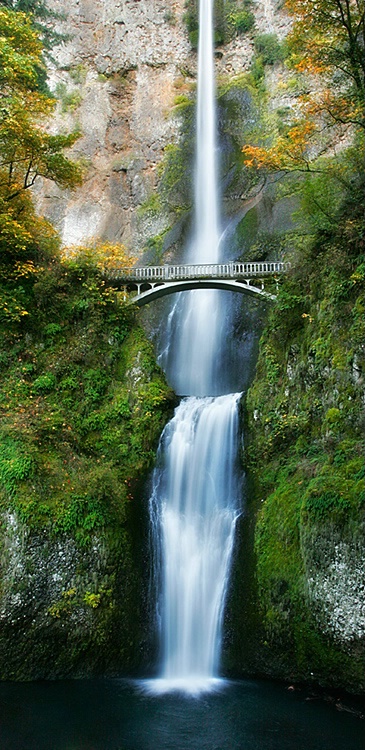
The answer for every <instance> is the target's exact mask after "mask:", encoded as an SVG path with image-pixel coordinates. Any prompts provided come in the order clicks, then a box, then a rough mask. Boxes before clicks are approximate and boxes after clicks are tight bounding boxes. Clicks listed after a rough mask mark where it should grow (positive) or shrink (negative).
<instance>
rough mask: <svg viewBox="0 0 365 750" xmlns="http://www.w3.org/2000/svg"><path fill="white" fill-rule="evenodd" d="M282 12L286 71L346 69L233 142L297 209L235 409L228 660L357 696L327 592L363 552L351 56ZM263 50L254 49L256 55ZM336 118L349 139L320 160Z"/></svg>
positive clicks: (349, 575)
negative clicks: (237, 507) (338, 83)
mask: <svg viewBox="0 0 365 750" xmlns="http://www.w3.org/2000/svg"><path fill="white" fill-rule="evenodd" d="M288 5H290V8H291V9H292V11H293V13H294V20H295V23H294V28H293V32H292V37H291V38H289V49H290V45H293V44H294V42H295V40H297V41H298V39H299V38H300V39H301V43H302V44H303V49H304V48H305V49H306V50H307V52H308V55H307V56H306V58H305V61H304V62H303V61H302V58H300V57H298V56H297V58H296V61H295V65H296V66H298V67H299V68H300V67H301V65H302V64H303V66H304V65H305V66H306V67H307V66H309V67H311V66H312V67H313V65H314V63H315V62H316V64H318V66H320V61H319V47H320V49H321V54H322V63H323V64H321V66H320V67H318V68H317V70H316V71H315V72H316V74H317V75H318V76H319V75H321V76H323V78H322V79H321V80H322V83H323V84H329V81H330V75H331V74H332V73H333V72H334V70H335V69H337V66H339V65H340V57H341V56H342V57H341V60H342V62H341V70H342V73H343V74H345V73H346V71H349V70H350V69H351V75H348V77H346V75H344V78H343V79H342V84H343V88H342V90H341V96H342V94H344V96H343V99H342V100H341V102H339V100H338V98H337V97H338V92H336V90H335V87H333V84H329V85H331V86H332V88H331V89H326V94H325V95H324V94H323V92H322V91H321V92H320V93H319V94H318V96H317V102H316V105H314V102H313V99H312V98H311V97H310V96H308V98H305V99H303V100H302V112H303V115H304V116H303V120H302V121H300V122H293V121H292V122H291V123H290V124H287V125H285V121H284V122H283V123H282V129H281V131H280V130H279V132H278V131H276V132H275V127H273V128H272V130H271V131H270V134H269V139H268V140H266V142H265V141H261V145H256V146H250V147H245V148H244V154H245V159H246V164H247V165H248V166H249V167H250V168H253V167H256V169H258V170H259V171H261V174H262V175H265V180H267V181H270V180H276V181H277V180H278V178H279V179H281V180H282V183H283V184H282V188H281V194H282V195H285V196H290V195H291V196H294V197H295V199H296V201H297V210H296V214H295V222H296V223H295V225H294V227H293V229H291V231H290V233H289V234H287V236H285V233H283V234H282V236H281V238H280V240H281V252H285V253H286V257H288V258H289V259H290V260H291V261H292V270H291V272H290V274H289V275H288V277H287V278H285V279H284V280H283V281H282V283H281V284H280V286H279V290H278V296H277V302H276V304H275V306H274V307H273V308H272V309H271V311H270V313H269V316H268V319H267V324H266V327H265V330H264V333H263V336H262V339H261V342H260V351H259V357H258V363H257V368H256V375H255V379H254V382H253V384H252V386H251V388H250V390H249V392H248V394H247V399H246V404H245V408H246V419H247V434H248V439H247V444H246V448H245V463H246V467H247V470H248V474H249V482H250V483H251V485H250V486H251V488H252V492H251V500H250V511H251V514H252V518H255V526H254V529H253V527H252V526H251V527H249V525H247V528H246V529H244V530H243V536H244V537H245V539H246V543H248V544H250V545H252V547H251V548H252V555H253V558H252V560H253V561H254V562H252V563H251V564H252V565H254V568H255V578H253V576H252V578H251V580H250V581H249V582H247V581H246V584H245V585H246V589H247V590H246V592H245V603H244V604H243V605H242V599H243V597H242V591H241V592H240V594H238V593H236V594H235V596H236V597H237V599H234V601H235V603H234V605H233V610H234V612H235V617H238V618H241V617H242V620H241V623H242V625H241V628H242V630H243V631H244V632H245V638H244V640H245V642H246V639H247V643H248V646H247V652H248V653H247V654H244V653H243V651H242V649H240V647H239V646H237V652H238V653H239V659H240V660H241V663H242V664H243V665H245V668H246V669H247V665H249V669H251V670H252V669H254V670H257V671H262V672H263V673H265V674H271V675H275V676H279V677H286V678H287V679H291V680H308V681H311V680H312V681H315V682H320V683H323V684H325V685H327V686H328V685H329V686H338V685H342V686H343V687H347V688H348V689H350V690H353V691H360V690H361V689H362V688H363V686H364V680H363V673H362V670H361V668H360V664H361V661H362V654H363V646H362V644H361V634H359V630H358V629H357V627H356V614H354V610H352V609H351V604H350V601H349V600H347V599H346V596H344V595H343V594H342V593H341V591H342V587H343V586H344V585H345V584H344V580H343V579H344V576H345V577H346V579H347V580H348V581H350V580H351V581H352V583H351V584H350V583H348V586H352V587H353V588H352V594H351V596H352V597H353V599H354V600H355V599H356V596H360V597H361V591H360V588H359V586H360V579H359V577H358V576H359V571H360V570H361V567H362V562H363V553H364V550H363V532H364V500H365V493H364V490H365V482H364V469H363V455H364V436H363V424H362V418H361V415H362V408H363V401H362V399H363V386H364V369H365V363H364V353H363V341H364V336H365V321H364V237H365V226H364V177H363V167H362V162H363V149H364V140H363V134H362V127H363V125H362V123H361V122H360V120H359V119H358V115H357V114H356V112H357V110H356V106H357V105H356V106H354V102H359V100H360V98H361V86H360V83H359V81H360V79H361V76H362V72H361V71H362V65H363V60H362V58H361V60H360V57H358V58H357V63H356V65H355V61H354V58H353V57H352V58H351V54H352V53H351V44H348V43H347V41H346V34H347V32H346V31H345V29H342V30H341V20H340V16H339V19H336V22H335V21H334V20H333V19H332V20H333V28H334V29H335V31H334V33H333V34H332V30H331V44H332V45H334V46H336V45H338V46H337V53H336V55H333V49H334V46H333V47H331V52H329V50H328V46H327V47H326V44H327V45H328V38H329V28H328V26H327V25H326V23H325V19H326V18H327V21H328V18H329V16H328V5H329V4H328V3H327V4H325V3H319V4H318V3H317V4H314V3H312V2H310V0H308V2H303V3H297V2H296V1H295V0H293V1H291V0H290V2H288ZM314 5H315V7H314ZM330 5H333V6H334V5H335V4H334V3H333V4H331V3H330ZM339 5H340V6H341V7H342V5H343V6H344V8H343V9H345V4H342V3H337V4H336V7H337V6H339ZM337 10H338V8H337ZM354 12H355V13H356V12H357V11H355V10H354ZM296 14H297V15H296ZM306 14H308V17H311V23H312V27H311V28H309V21H308V19H307V17H306ZM311 14H312V15H311ZM331 18H332V16H331ZM337 20H338V24H337ZM353 20H354V19H353ZM362 23H363V21H362ZM357 28H359V29H361V23H360V26H359V27H357ZM304 29H305V31H306V35H304ZM359 33H360V32H359ZM350 41H351V40H350ZM352 44H353V50H354V49H356V40H352ZM266 45H267V40H265V44H264V45H263V44H262V39H260V38H258V40H257V41H256V49H257V52H259V53H260V55H263V54H265V55H266V52H267V51H268V46H266ZM292 49H293V48H292ZM295 49H296V50H297V49H298V47H296V48H295ZM346 55H347V58H346ZM350 58H351V59H350ZM271 59H272V58H271ZM265 62H266V64H271V63H270V61H269V59H268V57H267V56H266V60H265ZM354 65H355V67H356V66H357V67H356V71H355V69H354ZM312 67H311V72H313V69H312ZM355 73H356V74H355ZM341 75H342V74H341ZM355 89H356V91H355ZM350 91H352V92H353V97H352V101H350V98H351V97H350V93H349V92H350ZM354 91H355V95H354ZM326 102H327V104H326ZM330 102H331V104H330ZM326 106H327V107H328V109H327V110H326ZM286 117H287V113H284V118H286ZM318 117H321V121H320V127H319V125H318ZM349 118H352V132H351V136H352V138H351V145H348V144H347V147H344V146H342V147H341V148H338V149H336V152H335V154H334V153H333V151H332V146H333V143H334V139H335V138H338V139H341V137H342V136H343V133H344V128H346V126H347V124H348V119H349ZM273 124H274V121H273ZM270 139H271V142H270ZM258 140H259V139H257V141H258ZM257 141H256V143H257ZM264 144H265V145H264ZM267 144H268V145H267ZM283 177H285V179H283ZM276 189H277V188H276ZM279 195H280V189H279ZM258 244H259V243H258ZM253 247H254V244H251V250H250V252H251V251H252V249H253ZM279 249H280V248H279ZM246 549H247V547H246ZM339 560H341V564H339ZM237 585H238V584H237ZM329 592H330V593H329ZM331 596H332V597H334V598H335V599H336V607H337V610H336V612H337V617H340V618H342V622H343V623H344V622H346V623H348V624H349V625H350V627H349V631H348V632H347V634H346V635H344V630H343V625H341V626H339V625H338V620H337V621H336V617H335V615H334V604H333V601H332V600H331ZM238 598H240V602H241V603H240V602H239V601H238ZM350 598H351V597H350ZM353 606H354V605H353ZM240 607H241V610H242V611H241V612H240ZM338 613H340V614H338ZM247 622H249V623H250V624H249V625H247ZM241 637H242V632H241Z"/></svg>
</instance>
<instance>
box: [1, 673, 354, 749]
mask: <svg viewBox="0 0 365 750" xmlns="http://www.w3.org/2000/svg"><path fill="white" fill-rule="evenodd" d="M363 740H364V722H363V721H362V720H361V719H359V718H358V717H357V716H354V715H352V714H350V713H347V712H338V711H336V709H335V707H334V706H333V705H328V704H326V703H325V702H324V701H322V700H318V701H313V700H307V699H306V694H305V693H303V692H288V690H287V689H286V688H285V686H281V685H277V684H272V683H266V682H259V681H258V682H256V681H243V682H228V683H225V686H224V687H223V689H221V690H220V691H218V692H215V693H209V694H205V695H203V696H201V697H200V698H187V697H184V696H182V695H179V694H170V695H160V696H148V695H145V694H143V693H142V692H141V690H140V688H139V686H138V685H137V684H136V683H132V682H130V681H126V680H92V681H81V680H80V681H77V680H76V681H67V682H66V681H62V682H47V683H20V684H19V683H0V748H1V750H363V749H364V743H363Z"/></svg>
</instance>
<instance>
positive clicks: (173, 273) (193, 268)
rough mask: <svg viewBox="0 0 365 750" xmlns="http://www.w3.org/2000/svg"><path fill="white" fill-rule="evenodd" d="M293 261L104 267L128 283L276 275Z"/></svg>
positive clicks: (113, 278)
mask: <svg viewBox="0 0 365 750" xmlns="http://www.w3.org/2000/svg"><path fill="white" fill-rule="evenodd" d="M289 268H290V263H287V262H283V261H264V262H261V261H259V262H256V261H250V262H249V263H237V262H230V263H200V264H194V265H192V264H189V265H188V264H184V265H164V266H145V267H136V268H132V269H129V270H128V269H125V268H115V269H110V270H109V269H108V271H105V274H104V275H105V277H106V278H107V279H109V280H110V281H117V282H118V283H119V284H120V283H123V282H124V283H125V284H128V283H130V282H137V283H138V282H139V283H143V282H147V283H151V282H152V283H153V282H164V281H165V282H166V281H168V282H171V281H182V280H188V279H243V278H246V279H250V278H257V277H258V278H261V277H263V276H275V275H277V274H282V273H285V272H286V271H288V270H289Z"/></svg>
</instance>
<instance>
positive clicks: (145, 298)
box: [104, 261, 290, 307]
mask: <svg viewBox="0 0 365 750" xmlns="http://www.w3.org/2000/svg"><path fill="white" fill-rule="evenodd" d="M289 268H290V263H287V262H283V261H249V262H248V263H243V262H241V261H237V262H235V261H229V262H227V263H219V264H214V263H202V264H198V265H168V264H165V265H164V266H146V267H140V266H137V267H135V268H132V269H126V268H115V269H112V270H110V269H109V270H107V271H105V272H104V278H105V279H106V282H107V283H108V284H111V285H112V286H116V287H119V288H121V289H123V290H124V292H125V293H127V291H132V290H136V291H137V294H136V295H135V296H134V297H132V298H131V300H130V304H135V305H137V306H138V307H142V306H143V305H147V304H148V303H149V302H152V301H153V300H155V299H159V298H160V297H165V296H166V295H168V294H176V293H177V292H184V291H188V290H191V289H224V290H227V291H230V292H239V293H240V294H250V295H252V296H254V297H264V298H265V299H269V300H274V299H275V295H274V294H271V293H270V292H267V291H266V290H265V288H264V280H265V278H267V277H271V278H273V277H274V279H276V280H277V279H278V277H279V276H280V275H282V274H283V273H286V272H287V271H288V270H289Z"/></svg>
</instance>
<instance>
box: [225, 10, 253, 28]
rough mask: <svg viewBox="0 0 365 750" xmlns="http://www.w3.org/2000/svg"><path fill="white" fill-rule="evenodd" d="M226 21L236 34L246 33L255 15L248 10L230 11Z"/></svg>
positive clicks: (251, 25)
mask: <svg viewBox="0 0 365 750" xmlns="http://www.w3.org/2000/svg"><path fill="white" fill-rule="evenodd" d="M228 22H229V23H230V25H231V26H232V27H233V29H234V31H235V32H236V33H237V34H247V32H248V31H251V30H252V29H253V27H254V25H255V16H254V14H253V13H252V12H251V11H250V10H237V11H233V12H231V13H230V15H229V18H228Z"/></svg>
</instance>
